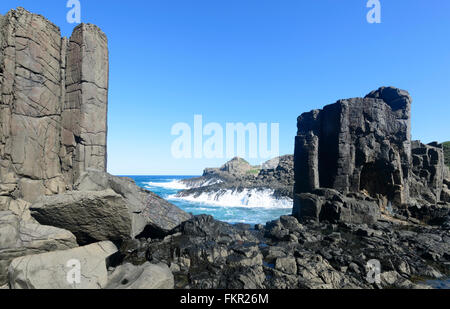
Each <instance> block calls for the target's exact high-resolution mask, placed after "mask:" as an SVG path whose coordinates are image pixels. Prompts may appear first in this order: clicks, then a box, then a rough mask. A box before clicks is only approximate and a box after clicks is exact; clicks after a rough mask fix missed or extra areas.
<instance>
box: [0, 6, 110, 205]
mask: <svg viewBox="0 0 450 309" xmlns="http://www.w3.org/2000/svg"><path fill="white" fill-rule="evenodd" d="M107 93H108V49H107V40H106V36H105V35H104V34H103V33H102V32H101V30H100V29H98V28H97V27H95V26H93V25H85V24H81V25H79V26H78V27H77V28H75V30H74V33H73V35H72V37H71V39H70V40H69V41H67V39H61V33H60V30H59V28H58V27H56V26H55V25H53V24H52V23H51V22H49V21H48V20H46V19H45V18H44V17H42V16H40V15H36V14H32V13H30V12H28V11H26V10H25V9H23V8H18V9H17V10H11V11H10V12H8V13H7V14H6V15H5V16H2V17H1V19H0V124H1V125H0V195H1V196H2V197H7V198H4V199H2V200H0V203H2V204H3V207H2V208H5V205H6V204H9V202H10V201H11V199H23V200H25V201H27V202H34V201H36V200H37V199H38V198H39V197H40V196H41V195H52V194H58V193H62V192H64V191H66V189H67V188H70V187H71V186H72V185H73V181H74V179H75V178H76V176H77V175H79V173H80V172H82V171H83V170H85V169H86V168H96V169H99V170H103V171H104V170H106V113H107Z"/></svg>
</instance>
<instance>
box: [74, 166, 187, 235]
mask: <svg viewBox="0 0 450 309" xmlns="http://www.w3.org/2000/svg"><path fill="white" fill-rule="evenodd" d="M75 189H76V190H79V191H86V190H88V191H96V190H107V189H112V190H113V191H114V192H116V193H117V194H119V195H121V196H122V197H123V198H124V200H125V201H126V204H127V206H128V208H129V211H130V213H131V215H132V219H133V225H134V230H135V232H137V233H139V232H142V231H143V230H144V228H146V230H147V231H148V232H150V233H152V232H153V234H154V235H155V236H157V235H164V234H166V233H167V232H169V231H170V230H172V229H174V228H175V227H177V226H178V225H180V224H181V223H182V222H184V221H186V220H189V219H191V218H192V215H190V214H188V213H186V212H185V211H183V210H181V209H180V208H178V207H176V206H175V205H173V204H171V203H169V202H167V201H166V200H164V199H162V198H161V197H159V196H158V195H156V194H154V193H152V192H150V191H148V190H145V189H143V188H141V187H139V186H137V185H136V184H135V182H134V180H133V179H131V178H126V177H117V176H112V175H110V174H108V173H104V172H100V171H95V170H88V171H86V172H84V173H82V174H81V176H80V178H79V179H78V181H77V182H76V184H75ZM138 231H139V232H138ZM150 236H151V235H150Z"/></svg>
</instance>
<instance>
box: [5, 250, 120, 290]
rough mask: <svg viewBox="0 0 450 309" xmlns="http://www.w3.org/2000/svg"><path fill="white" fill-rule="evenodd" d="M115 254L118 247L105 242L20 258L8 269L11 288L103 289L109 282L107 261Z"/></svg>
mask: <svg viewBox="0 0 450 309" xmlns="http://www.w3.org/2000/svg"><path fill="white" fill-rule="evenodd" d="M116 252H117V247H116V246H115V245H114V244H113V243H112V242H109V241H105V242H100V243H96V244H92V245H89V246H85V247H78V248H75V249H70V250H65V251H55V252H49V253H43V254H37V255H29V256H24V257H19V258H17V259H14V260H13V261H12V263H11V265H10V266H9V271H8V277H9V284H10V287H11V288H12V289H101V288H104V287H105V286H106V284H107V280H108V273H107V268H106V258H108V257H109V256H111V255H113V254H114V253H116ZM78 266H79V267H78ZM78 270H79V276H78V275H77V271H78ZM77 278H78V279H79V281H78V280H77Z"/></svg>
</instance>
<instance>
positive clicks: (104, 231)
mask: <svg viewBox="0 0 450 309" xmlns="http://www.w3.org/2000/svg"><path fill="white" fill-rule="evenodd" d="M75 188H76V189H77V191H70V192H67V193H64V194H59V195H54V196H46V197H42V198H41V199H40V200H39V202H37V203H35V204H33V205H32V206H31V208H30V209H31V213H32V216H33V217H34V218H35V219H36V220H37V221H39V222H40V223H42V224H47V225H53V226H58V227H64V228H66V229H68V230H70V231H71V232H73V233H74V234H75V235H76V236H77V240H78V242H79V243H80V244H89V243H93V242H97V241H103V240H111V241H119V242H120V241H123V240H127V239H132V238H134V237H136V236H139V235H140V234H142V233H144V234H145V235H144V236H147V237H160V236H162V235H165V234H166V233H168V232H169V231H170V230H172V229H173V228H175V227H176V226H178V225H180V224H181V223H182V222H184V221H186V220H188V219H190V218H191V215H189V214H187V213H186V212H184V211H182V210H181V209H179V208H178V207H176V206H174V205H172V204H171V203H169V202H167V201H165V200H163V199H162V198H160V197H158V196H157V195H155V194H153V193H151V192H149V191H147V190H144V189H142V188H140V187H138V186H137V185H136V184H135V183H134V181H133V180H132V179H129V178H122V177H116V176H112V175H109V174H107V173H104V172H100V171H95V170H89V171H87V172H84V173H82V174H81V176H80V178H79V180H78V181H77V183H76V184H75ZM147 234H148V235H147Z"/></svg>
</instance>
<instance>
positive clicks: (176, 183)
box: [145, 180, 189, 190]
mask: <svg viewBox="0 0 450 309" xmlns="http://www.w3.org/2000/svg"><path fill="white" fill-rule="evenodd" d="M145 184H146V185H147V186H148V187H157V188H164V189H175V190H185V189H189V187H188V186H186V185H185V184H184V183H182V182H181V181H180V180H172V181H169V182H152V181H149V182H146V183H145Z"/></svg>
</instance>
